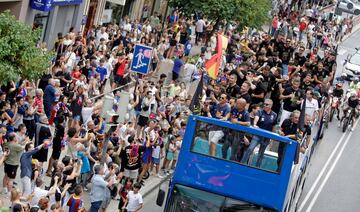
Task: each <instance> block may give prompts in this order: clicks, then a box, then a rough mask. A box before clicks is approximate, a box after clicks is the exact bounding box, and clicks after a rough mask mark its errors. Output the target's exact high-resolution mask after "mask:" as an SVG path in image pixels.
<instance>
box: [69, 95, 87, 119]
mask: <svg viewBox="0 0 360 212" xmlns="http://www.w3.org/2000/svg"><path fill="white" fill-rule="evenodd" d="M83 104H84V95H77V96H76V99H75V100H72V102H71V105H70V107H71V110H72V114H73V117H75V116H81V110H82V107H83Z"/></svg>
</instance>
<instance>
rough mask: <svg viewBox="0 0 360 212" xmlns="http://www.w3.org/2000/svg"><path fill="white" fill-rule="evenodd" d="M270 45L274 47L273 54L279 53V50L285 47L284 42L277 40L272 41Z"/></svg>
mask: <svg viewBox="0 0 360 212" xmlns="http://www.w3.org/2000/svg"><path fill="white" fill-rule="evenodd" d="M270 44H271V45H274V48H273V52H279V50H280V49H282V48H283V47H284V43H283V42H282V41H277V40H276V39H272V40H271V41H270Z"/></svg>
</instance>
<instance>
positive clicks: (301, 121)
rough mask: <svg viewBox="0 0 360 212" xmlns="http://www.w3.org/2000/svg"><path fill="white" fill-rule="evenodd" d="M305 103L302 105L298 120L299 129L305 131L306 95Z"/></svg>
mask: <svg viewBox="0 0 360 212" xmlns="http://www.w3.org/2000/svg"><path fill="white" fill-rule="evenodd" d="M303 99H304V100H303V103H302V105H301V111H300V117H299V122H298V129H299V130H301V131H304V129H305V109H306V96H304V98H303Z"/></svg>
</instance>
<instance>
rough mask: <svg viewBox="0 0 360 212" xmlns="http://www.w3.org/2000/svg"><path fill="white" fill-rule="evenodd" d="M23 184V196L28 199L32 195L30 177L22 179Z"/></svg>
mask: <svg viewBox="0 0 360 212" xmlns="http://www.w3.org/2000/svg"><path fill="white" fill-rule="evenodd" d="M21 183H22V186H23V196H24V197H27V196H29V195H30V194H31V179H30V177H27V176H25V177H22V178H21Z"/></svg>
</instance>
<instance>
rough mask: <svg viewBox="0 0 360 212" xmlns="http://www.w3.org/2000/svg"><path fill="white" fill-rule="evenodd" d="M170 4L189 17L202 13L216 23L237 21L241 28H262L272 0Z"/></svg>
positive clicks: (188, 0)
mask: <svg viewBox="0 0 360 212" xmlns="http://www.w3.org/2000/svg"><path fill="white" fill-rule="evenodd" d="M169 4H170V6H172V7H173V8H177V9H179V10H180V11H181V12H182V13H184V14H185V15H186V16H188V17H189V16H191V14H195V13H197V14H199V13H201V14H203V15H205V16H206V17H207V18H208V19H210V20H212V21H215V23H220V22H222V21H237V22H238V24H239V29H240V30H241V29H243V28H244V27H252V28H260V27H261V26H262V25H263V24H265V23H266V22H267V21H268V20H269V11H270V10H271V0H170V1H169Z"/></svg>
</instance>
